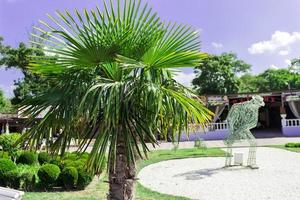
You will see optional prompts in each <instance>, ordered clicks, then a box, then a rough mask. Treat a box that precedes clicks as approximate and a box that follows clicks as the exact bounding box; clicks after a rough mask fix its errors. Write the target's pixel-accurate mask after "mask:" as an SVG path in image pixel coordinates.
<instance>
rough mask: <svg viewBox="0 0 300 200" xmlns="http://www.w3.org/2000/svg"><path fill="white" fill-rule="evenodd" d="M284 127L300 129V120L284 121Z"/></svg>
mask: <svg viewBox="0 0 300 200" xmlns="http://www.w3.org/2000/svg"><path fill="white" fill-rule="evenodd" d="M282 126H283V127H298V126H299V127H300V119H284V120H283V123H282Z"/></svg>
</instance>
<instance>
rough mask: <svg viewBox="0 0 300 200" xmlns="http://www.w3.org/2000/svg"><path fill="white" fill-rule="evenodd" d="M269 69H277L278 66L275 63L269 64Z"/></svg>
mask: <svg viewBox="0 0 300 200" xmlns="http://www.w3.org/2000/svg"><path fill="white" fill-rule="evenodd" d="M269 68H270V69H278V67H277V66H276V65H270V67H269Z"/></svg>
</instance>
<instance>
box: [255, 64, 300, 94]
mask: <svg viewBox="0 0 300 200" xmlns="http://www.w3.org/2000/svg"><path fill="white" fill-rule="evenodd" d="M257 80H258V84H257V85H258V91H260V92H265V91H280V90H288V89H300V76H299V74H297V73H294V72H291V71H290V70H288V69H277V70H276V69H268V70H266V71H265V72H263V73H261V74H259V75H258V79H257Z"/></svg>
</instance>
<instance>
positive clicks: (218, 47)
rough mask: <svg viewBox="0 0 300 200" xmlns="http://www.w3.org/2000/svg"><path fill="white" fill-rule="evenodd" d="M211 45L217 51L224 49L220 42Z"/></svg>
mask: <svg viewBox="0 0 300 200" xmlns="http://www.w3.org/2000/svg"><path fill="white" fill-rule="evenodd" d="M211 45H212V46H213V47H214V48H215V49H222V48H223V47H224V46H223V44H221V43H218V42H212V43H211Z"/></svg>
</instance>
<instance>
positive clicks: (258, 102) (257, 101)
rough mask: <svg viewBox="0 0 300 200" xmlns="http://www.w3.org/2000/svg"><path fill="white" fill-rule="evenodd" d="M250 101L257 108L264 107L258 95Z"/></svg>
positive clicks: (262, 100) (262, 99)
mask: <svg viewBox="0 0 300 200" xmlns="http://www.w3.org/2000/svg"><path fill="white" fill-rule="evenodd" d="M251 101H252V102H253V104H255V105H257V106H259V107H261V106H264V105H265V102H264V98H262V97H261V96H259V95H255V96H253V97H252V100H251Z"/></svg>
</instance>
